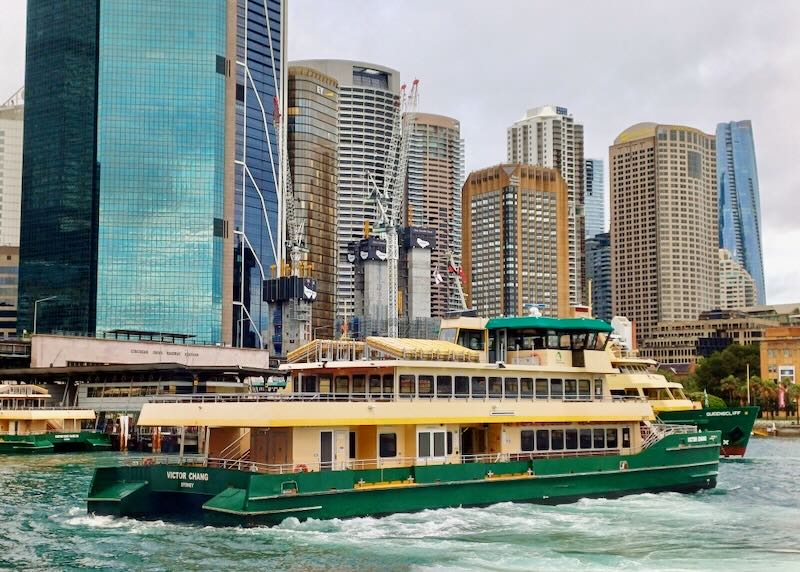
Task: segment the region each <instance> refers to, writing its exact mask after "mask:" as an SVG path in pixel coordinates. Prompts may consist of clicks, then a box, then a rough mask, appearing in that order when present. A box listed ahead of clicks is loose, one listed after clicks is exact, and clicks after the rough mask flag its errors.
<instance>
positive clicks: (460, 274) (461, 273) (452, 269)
mask: <svg viewBox="0 0 800 572" xmlns="http://www.w3.org/2000/svg"><path fill="white" fill-rule="evenodd" d="M447 271H448V272H453V273H454V274H458V277H459V278H461V283H462V284H463V283H464V270H463V269H462V268H461V267H458V268H456V267H455V266H453V265H452V264H448V265H447Z"/></svg>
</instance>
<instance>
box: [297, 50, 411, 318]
mask: <svg viewBox="0 0 800 572" xmlns="http://www.w3.org/2000/svg"><path fill="white" fill-rule="evenodd" d="M292 65H297V66H303V67H307V68H311V69H314V70H317V71H319V72H321V73H323V74H325V75H327V76H329V77H332V78H333V79H334V80H336V81H337V82H338V84H339V114H338V115H339V143H338V147H337V154H338V159H339V163H338V169H337V181H336V184H337V191H336V220H337V228H336V242H337V249H338V258H337V261H336V263H337V269H336V317H337V318H342V317H344V316H352V315H353V311H354V309H355V269H354V265H353V263H352V262H351V261H350V260H348V258H347V255H348V252H349V247H350V244H351V243H353V242H355V241H358V240H360V239H362V238H364V223H365V222H369V223H370V224H373V223H374V222H375V203H374V201H373V200H372V199H371V198H370V185H369V183H368V180H367V174H368V173H369V174H370V175H372V177H373V178H374V179H375V181H376V182H377V184H378V187H380V186H381V185H382V183H383V175H384V171H385V168H386V156H387V152H388V148H389V140H390V139H391V136H392V127H393V125H394V121H396V110H397V106H398V105H399V99H400V95H399V93H400V74H399V73H398V72H397V71H396V70H393V69H390V68H387V67H384V66H379V65H376V64H370V63H365V62H354V61H348V60H304V61H297V62H292Z"/></svg>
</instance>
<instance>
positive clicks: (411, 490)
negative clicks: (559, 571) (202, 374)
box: [87, 432, 721, 526]
mask: <svg viewBox="0 0 800 572" xmlns="http://www.w3.org/2000/svg"><path fill="white" fill-rule="evenodd" d="M720 440H721V437H720V435H719V433H716V432H714V433H702V434H688V435H686V434H685V435H671V436H669V437H666V438H664V439H662V440H661V441H659V442H658V443H656V444H654V445H653V446H651V447H650V448H648V449H647V450H645V451H644V452H642V453H640V454H638V455H624V456H623V455H608V456H592V457H563V458H547V459H538V458H537V459H533V460H523V461H507V462H498V463H465V464H444V465H430V466H416V467H404V468H391V469H382V470H381V469H366V470H343V471H324V472H313V473H290V474H283V475H276V474H263V473H251V472H247V471H239V470H231V469H215V468H207V467H190V466H185V465H183V466H181V465H140V466H133V467H111V468H102V469H97V470H96V472H95V476H94V479H93V482H92V487H91V490H90V494H89V497H88V499H87V501H88V510H89V512H92V513H96V514H110V515H116V516H130V517H139V518H164V517H169V516H174V517H178V518H192V519H197V520H202V521H203V522H205V523H207V524H215V525H244V526H251V525H274V524H278V523H280V522H281V521H283V520H284V519H286V518H292V517H294V518H298V519H300V520H304V519H308V518H314V519H331V518H352V517H363V516H382V515H387V514H392V513H398V512H414V511H420V510H425V509H439V508H448V507H473V506H486V505H490V504H495V503H500V502H524V503H541V504H557V503H566V502H574V501H575V500H577V499H580V498H587V497H606V498H613V497H620V496H624V495H629V494H637V493H644V492H662V491H678V492H694V491H699V490H702V489H707V488H713V487H714V486H716V480H717V469H718V466H719V443H720Z"/></svg>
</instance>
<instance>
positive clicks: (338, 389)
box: [333, 376, 350, 393]
mask: <svg viewBox="0 0 800 572" xmlns="http://www.w3.org/2000/svg"><path fill="white" fill-rule="evenodd" d="M333 391H334V392H335V393H349V392H350V378H348V377H344V376H338V377H337V378H336V381H335V383H334V390H333Z"/></svg>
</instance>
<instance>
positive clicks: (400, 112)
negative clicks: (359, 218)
mask: <svg viewBox="0 0 800 572" xmlns="http://www.w3.org/2000/svg"><path fill="white" fill-rule="evenodd" d="M418 88H419V80H418V79H415V80H414V81H413V82H412V84H411V89H410V90H409V91H406V85H405V84H403V85H402V86H401V88H400V101H399V105H398V106H397V108H396V109H395V115H394V117H393V120H392V135H391V138H390V140H389V148H388V151H387V153H386V166H385V168H384V176H383V185H382V186H381V187H378V184H377V182H376V180H375V178H374V177H373V176H372V173H370V172H369V171H367V173H366V175H367V184H368V186H369V189H370V196H371V197H372V199H373V200H374V201H375V206H376V217H375V218H376V221H375V226H374V228H375V231H376V233H377V234H378V236H380V237H381V238H382V239H384V240H385V241H386V264H387V266H386V278H387V280H386V283H387V284H386V287H387V304H386V317H387V325H388V335H389V337H397V335H398V323H397V295H398V290H399V287H398V283H397V282H398V278H397V264H398V261H399V259H400V247H399V240H398V230H399V227H400V225H401V223H402V221H401V212H402V208H403V198H404V194H405V179H406V171H407V169H408V147H409V141H410V139H411V127H412V125H413V121H414V120H413V117H412V116H411V114H412V113H413V111H415V110H416V105H417V100H418Z"/></svg>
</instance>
